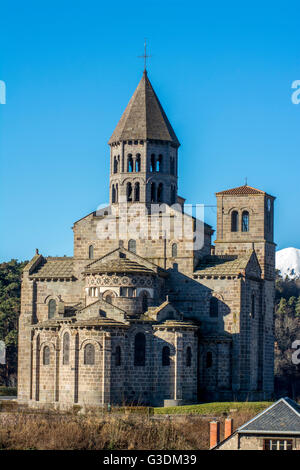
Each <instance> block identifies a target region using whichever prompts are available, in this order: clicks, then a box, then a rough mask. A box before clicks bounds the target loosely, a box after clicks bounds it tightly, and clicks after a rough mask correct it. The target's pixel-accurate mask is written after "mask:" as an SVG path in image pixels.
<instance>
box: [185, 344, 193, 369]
mask: <svg viewBox="0 0 300 470" xmlns="http://www.w3.org/2000/svg"><path fill="white" fill-rule="evenodd" d="M191 365H192V350H191V348H190V346H188V347H187V348H186V367H191Z"/></svg>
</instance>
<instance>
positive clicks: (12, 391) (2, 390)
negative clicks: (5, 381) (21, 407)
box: [0, 387, 17, 397]
mask: <svg viewBox="0 0 300 470" xmlns="http://www.w3.org/2000/svg"><path fill="white" fill-rule="evenodd" d="M16 395H17V388H16V387H0V397H5V396H9V397H12V396H16Z"/></svg>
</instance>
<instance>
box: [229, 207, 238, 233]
mask: <svg viewBox="0 0 300 470" xmlns="http://www.w3.org/2000/svg"><path fill="white" fill-rule="evenodd" d="M238 229H239V213H238V212H237V211H233V212H232V214H231V231H232V232H237V231H238Z"/></svg>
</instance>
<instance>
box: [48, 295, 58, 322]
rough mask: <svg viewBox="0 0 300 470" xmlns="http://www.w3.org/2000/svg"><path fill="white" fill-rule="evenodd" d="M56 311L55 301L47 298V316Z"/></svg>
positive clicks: (51, 315)
mask: <svg viewBox="0 0 300 470" xmlns="http://www.w3.org/2000/svg"><path fill="white" fill-rule="evenodd" d="M55 312H56V301H55V300H54V299H51V300H49V303H48V318H49V319H50V318H53V317H54V315H55Z"/></svg>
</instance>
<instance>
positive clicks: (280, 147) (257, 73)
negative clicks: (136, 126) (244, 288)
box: [0, 0, 300, 261]
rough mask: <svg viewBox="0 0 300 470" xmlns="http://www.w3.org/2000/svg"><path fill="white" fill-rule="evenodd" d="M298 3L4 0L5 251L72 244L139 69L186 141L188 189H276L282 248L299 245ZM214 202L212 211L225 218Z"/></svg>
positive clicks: (100, 198)
mask: <svg viewBox="0 0 300 470" xmlns="http://www.w3.org/2000/svg"><path fill="white" fill-rule="evenodd" d="M299 23H300V7H299V5H297V4H296V3H294V4H289V3H287V2H262V1H260V2H255V1H252V2H230V1H227V2H218V1H215V2H202V1H189V0H187V1H185V2H182V1H176V0H175V1H168V0H167V1H161V0H160V1H148V2H147V3H145V2H144V3H143V2H140V1H130V0H128V1H127V2H120V1H118V0H117V1H114V2H99V1H90V0H86V1H84V2H83V1H72V2H71V1H59V2H58V1H56V0H53V1H51V2H47V1H46V2H40V1H39V2H37V1H36V2H34V1H26V2H20V1H15V2H6V3H5V4H3V3H2V5H1V17H0V80H4V81H5V83H6V87H7V102H6V104H5V105H1V104H0V171H1V174H0V204H1V207H0V210H1V227H2V230H1V237H0V261H5V260H9V259H11V258H18V259H19V260H23V259H29V258H31V257H32V256H33V254H34V249H35V248H36V247H38V248H39V249H40V252H41V253H42V254H44V255H52V256H55V255H64V254H66V255H72V241H73V240H72V235H73V232H72V230H71V226H72V224H73V222H74V221H76V220H78V219H79V218H81V217H83V216H84V215H86V214H87V213H89V212H91V211H92V210H94V209H95V208H96V207H97V206H98V205H99V204H101V203H104V202H106V201H107V200H108V177H109V147H108V145H107V141H108V139H109V137H110V135H111V134H112V132H113V130H114V128H115V126H116V124H117V122H118V120H119V118H120V116H121V114H122V112H123V110H124V108H125V106H126V105H127V102H128V101H129V99H130V97H131V95H132V93H133V92H134V90H135V88H136V86H137V84H138V82H139V80H140V78H141V74H142V70H143V63H142V60H141V59H138V58H137V56H138V55H141V54H142V53H143V42H144V37H147V40H148V44H149V53H150V54H151V55H152V58H151V59H150V60H149V66H148V70H149V78H150V80H151V82H152V85H153V86H154V89H155V91H156V93H157V94H158V96H159V98H160V101H161V103H162V105H163V107H164V109H165V111H166V113H167V115H168V117H169V119H170V121H171V123H172V125H173V127H174V129H175V131H176V134H177V136H178V138H179V140H180V142H181V144H182V146H181V147H180V151H179V174H180V177H179V194H180V195H182V196H184V197H186V198H187V202H190V203H204V204H207V205H214V204H215V196H214V193H215V192H217V191H220V190H223V189H227V188H231V187H235V186H239V185H241V184H243V183H244V181H245V177H246V176H247V178H248V184H249V185H251V186H255V187H257V188H260V189H263V190H265V191H267V192H269V193H271V194H272V195H275V196H276V197H277V200H276V234H275V235H276V242H277V243H278V248H285V247H288V246H295V247H298V248H300V217H299V209H298V203H299V200H300V176H299V175H300V159H299V148H300V132H299V131H300V104H299V105H295V104H292V101H291V95H292V91H293V90H292V89H291V85H292V82H293V81H294V80H300V49H299V44H300V37H299V36H300V27H299V26H300V24H299ZM215 216H216V214H215V208H213V207H212V208H208V209H207V210H206V221H207V222H208V223H211V224H213V225H215Z"/></svg>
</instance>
